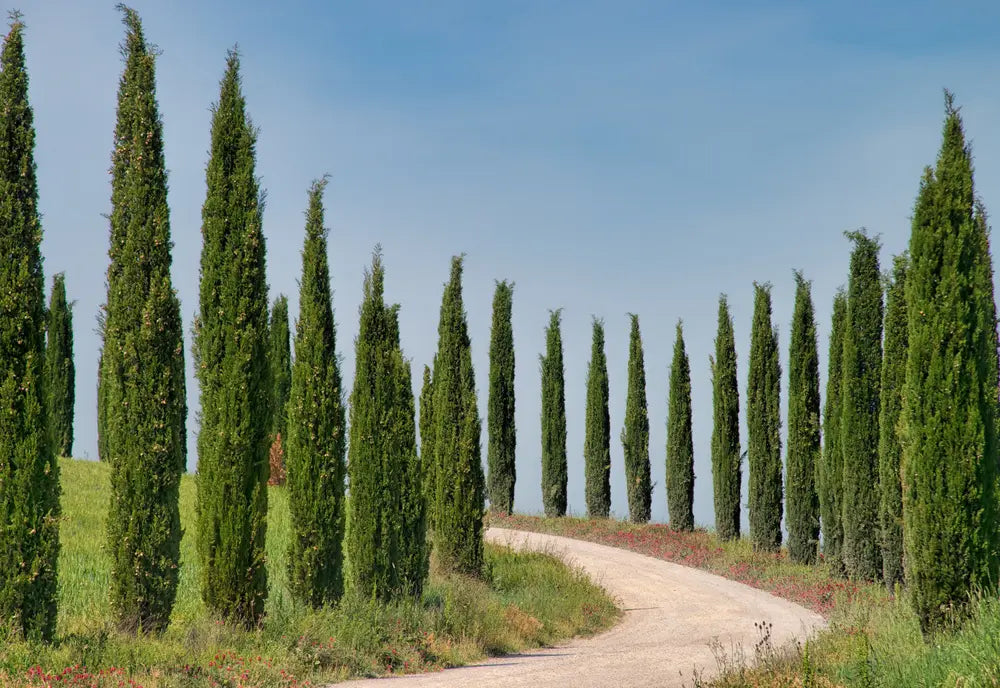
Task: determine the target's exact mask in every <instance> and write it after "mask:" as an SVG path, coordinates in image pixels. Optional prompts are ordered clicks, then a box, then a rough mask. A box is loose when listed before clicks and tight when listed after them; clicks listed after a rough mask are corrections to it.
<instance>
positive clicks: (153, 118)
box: [101, 7, 187, 632]
mask: <svg viewBox="0 0 1000 688" xmlns="http://www.w3.org/2000/svg"><path fill="white" fill-rule="evenodd" d="M119 9H121V11H122V13H123V15H124V23H125V28H126V36H125V41H124V43H123V45H122V53H123V55H124V57H125V69H124V72H123V73H122V77H121V81H120V82H119V86H118V119H117V123H116V126H115V143H114V150H113V152H112V154H111V171H112V179H111V215H110V217H109V219H110V225H111V232H110V233H111V247H110V250H109V251H108V255H109V256H110V258H111V262H110V264H109V266H108V275H107V285H108V293H107V306H106V311H105V322H104V347H103V353H102V361H101V362H102V370H101V386H102V388H103V397H104V398H103V400H102V404H103V413H104V422H105V426H104V438H103V441H104V451H105V455H104V456H103V458H104V459H105V460H106V461H109V462H110V463H111V464H112V465H113V466H114V470H113V471H112V473H111V503H110V506H109V508H108V520H107V524H108V525H107V547H108V551H109V552H110V553H111V606H112V608H113V609H114V612H115V616H116V617H117V621H118V625H119V627H120V628H122V629H123V630H125V631H127V632H135V631H154V632H156V631H160V630H162V629H164V628H166V626H167V624H168V623H169V621H170V612H171V610H172V609H173V604H174V598H175V596H176V594H177V576H178V565H179V563H180V541H181V523H180V511H179V505H178V499H179V490H180V478H181V474H182V473H183V472H184V465H185V463H186V458H187V457H186V456H185V454H184V452H185V439H184V438H185V436H186V429H185V420H186V419H185V416H186V404H185V401H184V398H185V381H184V367H183V365H184V364H183V351H184V348H183V335H182V325H181V316H180V304H179V302H178V300H177V296H176V294H175V293H174V290H173V286H172V284H171V280H170V265H171V255H170V251H171V247H172V242H171V239H170V212H169V208H168V207H167V172H166V165H165V162H164V157H163V124H162V122H161V120H160V115H159V107H158V105H157V102H156V77H155V53H154V51H153V49H152V48H151V47H150V46H149V44H148V43H146V40H145V37H144V35H143V31H142V25H141V23H140V21H139V17H138V15H137V14H136V13H135V12H134V11H133V10H131V9H128V8H125V7H120V8H119Z"/></svg>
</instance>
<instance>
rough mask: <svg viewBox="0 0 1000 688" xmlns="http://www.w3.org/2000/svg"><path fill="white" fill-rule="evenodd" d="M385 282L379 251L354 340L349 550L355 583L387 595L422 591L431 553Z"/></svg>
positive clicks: (409, 395)
mask: <svg viewBox="0 0 1000 688" xmlns="http://www.w3.org/2000/svg"><path fill="white" fill-rule="evenodd" d="M384 282H385V271H384V268H383V266H382V258H381V255H380V254H379V253H378V251H376V253H375V256H374V257H373V259H372V266H371V270H370V271H368V272H367V273H366V274H365V283H364V300H363V302H362V304H361V326H360V331H359V333H358V338H357V340H356V343H355V350H356V355H357V365H356V366H355V378H354V391H353V392H352V393H351V443H350V454H349V460H348V475H349V477H350V483H351V499H350V506H349V509H350V511H349V516H348V520H349V522H350V527H349V528H348V531H347V555H348V560H349V561H350V576H351V579H350V580H351V587H352V588H353V589H354V590H356V591H357V592H359V593H361V594H362V595H364V596H365V597H369V596H370V597H372V598H374V599H378V600H383V601H388V600H392V599H395V598H398V597H400V596H401V595H403V594H405V593H407V592H413V593H415V594H418V595H419V593H420V591H421V589H422V585H423V580H424V577H425V576H426V570H427V569H426V561H427V558H426V556H424V554H423V552H424V550H425V548H424V530H423V522H424V518H423V495H422V493H421V487H422V486H421V481H420V467H419V463H418V461H417V435H416V426H415V423H414V408H413V391H412V390H411V389H410V367H409V364H408V363H406V362H405V360H404V359H403V356H402V352H401V351H400V347H399V325H398V323H397V308H398V307H397V306H386V304H385V301H384V297H383V291H384Z"/></svg>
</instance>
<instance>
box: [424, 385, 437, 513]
mask: <svg viewBox="0 0 1000 688" xmlns="http://www.w3.org/2000/svg"><path fill="white" fill-rule="evenodd" d="M420 472H421V474H422V477H421V480H422V482H423V492H424V504H425V505H426V511H425V518H426V522H427V530H428V531H430V530H433V527H434V526H433V522H432V518H433V516H434V501H435V500H436V499H437V482H436V480H435V475H436V474H435V471H434V385H433V374H432V373H431V367H430V366H428V365H425V366H424V382H423V386H422V387H421V388H420Z"/></svg>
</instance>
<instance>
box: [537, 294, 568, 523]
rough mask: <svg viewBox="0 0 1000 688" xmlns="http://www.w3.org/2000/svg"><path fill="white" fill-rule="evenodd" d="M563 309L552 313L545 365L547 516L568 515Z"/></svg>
mask: <svg viewBox="0 0 1000 688" xmlns="http://www.w3.org/2000/svg"><path fill="white" fill-rule="evenodd" d="M561 315H562V310H561V309H559V310H554V311H549V326H548V328H546V330H545V355H544V356H541V357H540V358H541V365H542V504H543V505H544V506H545V515H546V516H565V515H566V480H567V468H566V387H565V379H564V377H563V374H564V370H563V350H562V331H561V322H560V321H561Z"/></svg>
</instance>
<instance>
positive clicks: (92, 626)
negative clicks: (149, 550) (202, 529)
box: [0, 460, 619, 688]
mask: <svg viewBox="0 0 1000 688" xmlns="http://www.w3.org/2000/svg"><path fill="white" fill-rule="evenodd" d="M61 470H62V484H63V499H62V505H63V514H64V518H63V521H62V526H61V528H62V529H61V534H60V538H61V541H62V554H61V556H60V560H59V591H60V606H59V623H58V631H57V636H58V637H57V640H56V642H55V643H53V644H52V645H35V644H30V643H24V642H7V643H2V641H0V686H3V687H4V688H6V687H7V686H42V685H48V684H49V683H53V684H59V685H80V686H84V685H86V686H90V685H97V686H118V685H120V681H125V682H126V683H128V682H129V681H132V682H133V684H134V685H142V686H195V685H213V684H216V685H220V686H242V685H248V686H249V685H253V686H301V685H310V684H316V683H323V682H329V681H335V680H340V679H345V678H350V677H356V676H380V675H385V674H398V673H409V672H416V671H427V670H433V669H437V668H441V667H447V666H455V665H460V664H465V663H468V662H471V661H474V660H477V659H480V658H482V657H483V656H484V655H491V654H501V653H509V652H516V651H520V650H524V649H527V648H531V647H538V646H542V645H546V644H550V643H552V642H555V641H557V640H560V639H563V638H566V637H569V636H573V635H587V634H592V633H595V632H597V631H600V630H603V629H605V628H608V627H609V626H610V625H612V624H613V623H614V622H615V621H616V620H617V618H618V615H619V612H618V610H617V609H616V608H615V606H614V603H613V602H612V600H611V599H609V598H608V596H607V595H606V594H605V593H604V592H603V591H602V590H600V589H599V588H598V587H597V586H595V585H594V584H593V583H591V582H590V580H589V579H588V578H587V577H586V576H585V575H583V574H582V573H581V572H579V571H576V570H573V569H571V568H569V567H567V566H566V565H564V564H563V563H561V562H559V561H558V560H556V559H555V558H553V557H551V556H548V555H546V554H542V553H514V552H511V551H510V550H508V549H506V548H498V547H492V546H489V547H487V572H486V574H485V575H484V576H483V578H482V579H472V578H468V577H462V576H456V575H445V574H442V573H441V572H437V571H435V572H434V573H432V576H431V580H430V583H429V585H428V586H427V590H426V591H425V593H424V596H423V598H422V599H421V600H419V601H408V602H402V603H398V604H394V605H391V606H385V605H379V604H375V603H373V602H371V601H369V600H361V599H356V598H353V597H347V598H345V599H344V600H343V601H342V602H341V603H340V604H339V605H337V606H335V607H331V608H328V609H324V610H321V611H312V610H310V609H307V608H304V607H303V606H301V605H299V604H298V603H296V602H295V601H294V600H293V599H292V597H291V595H290V593H289V591H288V582H287V576H286V572H285V566H284V562H285V557H286V551H287V546H288V540H289V535H290V533H289V529H290V523H289V518H288V504H287V497H286V494H285V491H284V488H273V487H272V488H270V493H269V500H270V508H269V513H268V537H267V554H268V576H269V581H270V594H269V596H268V602H267V616H266V618H265V621H264V624H263V626H262V628H260V629H259V630H255V631H250V632H247V631H243V630H240V629H237V628H234V627H231V626H229V625H226V624H224V623H222V622H220V621H218V620H216V619H213V618H212V616H211V615H210V614H209V613H208V611H207V610H206V608H205V606H204V605H203V603H202V601H201V597H200V594H199V591H198V583H197V581H198V568H199V564H198V559H197V555H196V552H195V543H194V535H195V532H194V529H195V523H194V501H195V489H196V487H195V479H194V478H193V477H192V476H185V477H184V479H183V482H182V484H181V520H182V524H183V527H184V529H185V534H184V538H183V540H182V542H181V577H180V587H179V589H178V594H177V603H176V605H175V607H174V611H173V615H172V617H171V623H170V626H169V628H168V629H167V630H166V631H165V632H164V633H163V634H162V635H160V636H153V637H132V636H123V635H120V634H119V633H117V632H116V631H115V630H114V628H115V627H114V623H113V619H112V618H111V616H110V611H109V607H108V602H107V594H108V592H107V591H108V588H109V570H110V569H109V562H108V560H107V558H106V557H105V555H104V552H103V547H104V537H105V534H104V526H105V513H106V510H107V503H108V469H107V466H105V465H103V464H98V463H92V462H84V461H74V460H65V461H63V462H62V464H61ZM56 676H58V677H59V679H58V680H56V679H55V678H54V677H56Z"/></svg>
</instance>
